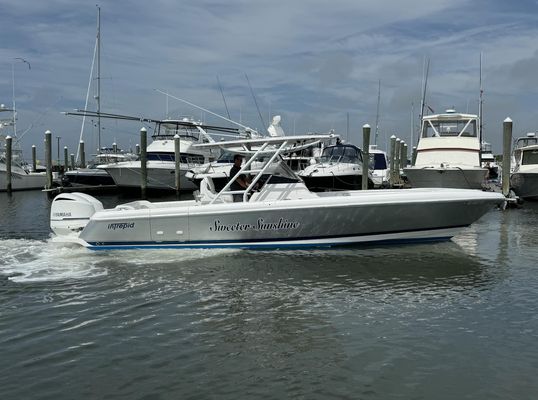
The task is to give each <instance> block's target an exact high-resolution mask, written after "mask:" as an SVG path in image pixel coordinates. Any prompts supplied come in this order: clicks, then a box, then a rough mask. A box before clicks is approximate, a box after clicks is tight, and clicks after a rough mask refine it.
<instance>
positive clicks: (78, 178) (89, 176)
mask: <svg viewBox="0 0 538 400" xmlns="http://www.w3.org/2000/svg"><path fill="white" fill-rule="evenodd" d="M62 184H63V185H64V186H105V185H106V186H110V185H114V184H115V183H114V180H113V179H112V177H111V176H110V175H109V174H108V172H106V171H105V170H103V169H97V168H81V169H77V170H75V171H69V172H66V173H65V174H64V175H63V177H62Z"/></svg>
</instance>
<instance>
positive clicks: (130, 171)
mask: <svg viewBox="0 0 538 400" xmlns="http://www.w3.org/2000/svg"><path fill="white" fill-rule="evenodd" d="M189 168H192V166H191V167H189V166H187V165H184V166H181V167H180V185H179V186H180V190H182V191H190V192H192V191H193V190H196V189H197V188H196V185H195V184H194V183H193V182H191V181H190V180H189V179H187V178H186V177H185V173H186V172H187V171H188V170H189ZM105 169H106V171H107V172H108V173H109V175H110V176H111V177H112V179H113V180H114V183H115V184H116V185H117V186H118V187H129V188H139V187H140V185H141V168H140V162H139V161H132V162H127V163H117V164H116V165H113V166H108V167H106V168H105ZM147 174H148V181H147V188H148V189H155V190H175V187H176V183H175V182H176V178H175V164H174V163H167V162H152V161H149V162H148V163H147Z"/></svg>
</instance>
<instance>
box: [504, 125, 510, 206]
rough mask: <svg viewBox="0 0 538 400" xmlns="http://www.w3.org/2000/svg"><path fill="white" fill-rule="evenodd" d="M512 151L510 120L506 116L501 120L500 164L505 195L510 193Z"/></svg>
mask: <svg viewBox="0 0 538 400" xmlns="http://www.w3.org/2000/svg"><path fill="white" fill-rule="evenodd" d="M511 153H512V120H511V119H510V118H506V119H505V120H504V121H503V164H502V165H503V166H502V191H503V195H504V196H505V197H508V195H509V194H510V156H511Z"/></svg>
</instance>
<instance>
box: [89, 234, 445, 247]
mask: <svg viewBox="0 0 538 400" xmlns="http://www.w3.org/2000/svg"><path fill="white" fill-rule="evenodd" d="M451 237H452V236H439V237H430V238H398V239H379V240H369V241H367V242H347V241H341V242H338V241H335V242H331V243H294V241H289V242H287V243H278V244H277V243H275V242H278V241H279V240H273V241H272V242H269V243H268V242H265V243H261V242H257V243H256V242H247V243H245V242H240V243H237V242H233V241H230V242H224V241H220V242H173V243H159V242H144V243H130V244H118V243H114V244H102V245H101V244H99V245H97V244H92V243H89V244H90V245H91V247H89V249H91V250H131V249H261V250H264V249H299V248H331V247H342V246H369V245H384V244H412V243H432V242H443V241H447V240H450V238H451Z"/></svg>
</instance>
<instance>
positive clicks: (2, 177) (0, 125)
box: [0, 104, 47, 192]
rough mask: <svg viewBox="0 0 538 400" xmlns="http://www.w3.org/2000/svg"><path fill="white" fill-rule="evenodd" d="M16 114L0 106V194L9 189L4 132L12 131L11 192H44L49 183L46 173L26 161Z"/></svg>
mask: <svg viewBox="0 0 538 400" xmlns="http://www.w3.org/2000/svg"><path fill="white" fill-rule="evenodd" d="M15 118H16V117H15V113H14V112H13V110H12V109H8V108H6V107H5V106H4V105H3V104H2V105H0V192H5V191H6V189H7V165H6V151H5V150H6V137H7V136H9V134H8V135H6V134H4V133H3V132H7V131H8V130H11V131H12V132H11V133H12V134H13V137H12V140H13V148H12V152H11V190H36V189H39V190H42V189H44V188H45V185H46V183H47V174H46V173H45V172H37V171H33V170H32V169H31V168H30V166H29V165H28V164H27V163H26V162H25V161H24V157H23V154H22V148H21V146H20V143H19V141H18V140H17V132H16V128H15Z"/></svg>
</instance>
